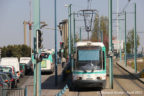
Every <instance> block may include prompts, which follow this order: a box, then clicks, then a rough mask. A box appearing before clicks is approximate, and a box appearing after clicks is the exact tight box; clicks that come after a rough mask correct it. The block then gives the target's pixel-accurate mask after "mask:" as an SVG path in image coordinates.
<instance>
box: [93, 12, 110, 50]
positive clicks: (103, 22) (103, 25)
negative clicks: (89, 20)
mask: <svg viewBox="0 0 144 96" xmlns="http://www.w3.org/2000/svg"><path fill="white" fill-rule="evenodd" d="M98 17H99V16H98V14H97V15H96V17H95V21H94V28H93V31H92V35H91V41H94V42H97V41H101V38H100V37H101V34H102V33H101V32H103V43H104V45H105V46H106V50H107V52H108V46H109V42H108V41H109V38H108V17H106V16H101V17H100V18H98ZM99 21H100V24H99ZM99 25H100V26H99ZM99 27H100V28H99ZM99 29H100V31H99ZM98 37H99V38H98Z"/></svg>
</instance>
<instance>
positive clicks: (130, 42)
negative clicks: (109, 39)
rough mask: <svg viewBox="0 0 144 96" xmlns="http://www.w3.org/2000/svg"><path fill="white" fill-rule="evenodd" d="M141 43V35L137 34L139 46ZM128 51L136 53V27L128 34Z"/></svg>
mask: <svg viewBox="0 0 144 96" xmlns="http://www.w3.org/2000/svg"><path fill="white" fill-rule="evenodd" d="M139 45H140V42H139V36H138V35H137V47H138V46H139ZM126 46H127V53H132V54H133V53H134V29H132V30H130V31H129V32H128V35H127V44H126Z"/></svg>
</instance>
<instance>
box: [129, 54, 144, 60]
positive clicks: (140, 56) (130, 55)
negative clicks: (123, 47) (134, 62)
mask: <svg viewBox="0 0 144 96" xmlns="http://www.w3.org/2000/svg"><path fill="white" fill-rule="evenodd" d="M142 57H144V55H143V54H137V58H142ZM133 58H134V54H127V59H133Z"/></svg>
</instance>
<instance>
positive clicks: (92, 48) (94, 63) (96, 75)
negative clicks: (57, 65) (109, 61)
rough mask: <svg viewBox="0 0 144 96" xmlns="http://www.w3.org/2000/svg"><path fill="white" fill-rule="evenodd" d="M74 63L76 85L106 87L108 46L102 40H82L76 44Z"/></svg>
mask: <svg viewBox="0 0 144 96" xmlns="http://www.w3.org/2000/svg"><path fill="white" fill-rule="evenodd" d="M75 48H76V51H75V53H74V63H73V65H72V72H71V76H72V78H71V79H72V80H71V81H72V82H71V83H72V85H73V86H74V87H101V88H104V87H105V83H106V48H105V46H104V44H103V43H102V42H91V41H81V42H77V43H76V45H75Z"/></svg>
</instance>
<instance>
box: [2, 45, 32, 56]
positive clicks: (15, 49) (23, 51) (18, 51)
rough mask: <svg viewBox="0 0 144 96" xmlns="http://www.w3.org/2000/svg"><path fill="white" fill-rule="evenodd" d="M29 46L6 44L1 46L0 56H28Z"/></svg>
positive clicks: (29, 53) (29, 54)
mask: <svg viewBox="0 0 144 96" xmlns="http://www.w3.org/2000/svg"><path fill="white" fill-rule="evenodd" d="M30 56H31V48H30V47H28V46H26V45H8V46H4V47H3V48H2V57H18V58H20V57H30Z"/></svg>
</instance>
